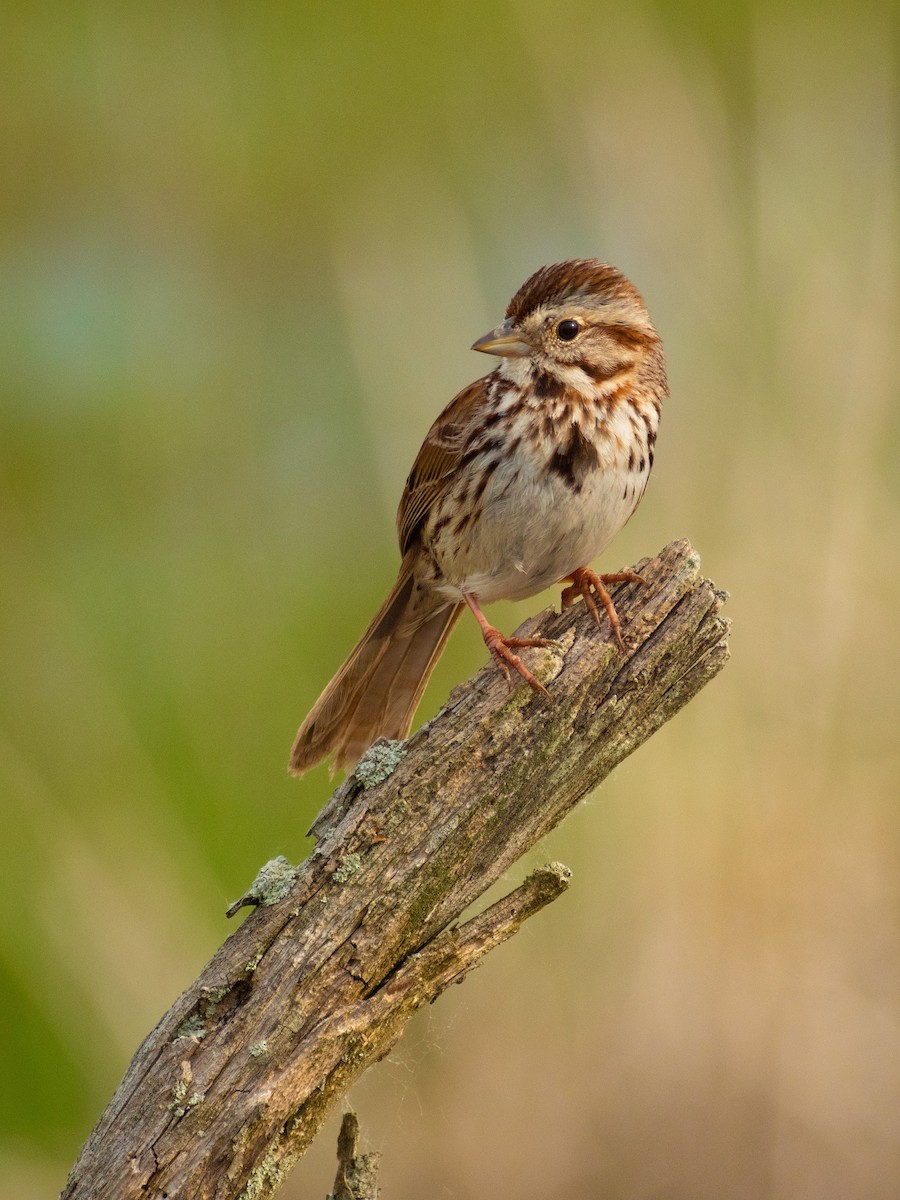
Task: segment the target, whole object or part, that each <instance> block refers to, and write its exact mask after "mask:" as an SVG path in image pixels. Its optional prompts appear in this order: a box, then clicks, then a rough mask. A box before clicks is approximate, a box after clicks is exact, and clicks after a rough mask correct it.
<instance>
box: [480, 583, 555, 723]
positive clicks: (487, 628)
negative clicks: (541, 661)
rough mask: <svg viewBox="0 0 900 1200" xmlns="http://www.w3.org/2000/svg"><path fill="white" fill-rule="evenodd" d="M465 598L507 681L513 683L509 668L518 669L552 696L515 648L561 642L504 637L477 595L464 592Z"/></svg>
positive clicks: (541, 691) (524, 676)
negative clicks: (479, 603)
mask: <svg viewBox="0 0 900 1200" xmlns="http://www.w3.org/2000/svg"><path fill="white" fill-rule="evenodd" d="M463 599H464V600H465V602H466V604H468V606H469V608H471V610H472V612H473V613H474V615H475V620H476V621H477V622H478V624H479V625H480V627H481V636H482V637H483V638H484V644H485V645H486V646H487V648H488V650H490V652H491V658H493V660H494V662H495V663H496V664H497V666H498V667H499V668H500V670H501V671H502V672H503V674H504V676H505V678H506V682H507V683H508V684H510V685H512V680H511V679H510V675H509V668H510V667H512V668H513V670H514V671H518V673H519V674H520V675H521V676H522V678H523V679H524V680H525V682H526V683H527V684H528V686H529V687H530V688H533V689H534V691H536V692H540V693H541V694H542V695H544V696H546V697H547V699H548V700H549V699H550V698H551V697H550V693H549V692H548V691H547V689H546V688H545V687H544V685H543V684H542V683H540V682H539V681H538V680H537V679H535V677H534V676H533V675H532V673H531V672H530V671H529V670H528V668H527V667H526V666H525V664H524V663H523V662H522V660H521V658H519V656H518V654H513V649H516V650H519V649H521V648H522V647H523V646H558V645H559V643H558V642H554V641H553V639H552V638H517V637H504V636H503V634H502V633H501V632H500V630H499V629H495V628H494V626H493V625H491V624H490V623H489V622H488V619H487V617H486V616H485V615H484V613H483V612H482V611H481V609H480V608H479V606H478V597H477V596H474V595H473V594H472V593H471V592H464V593H463Z"/></svg>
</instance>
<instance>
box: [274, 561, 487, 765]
mask: <svg viewBox="0 0 900 1200" xmlns="http://www.w3.org/2000/svg"><path fill="white" fill-rule="evenodd" d="M463 607H464V606H463V605H462V604H454V603H453V601H451V600H447V599H445V598H444V597H441V596H437V595H435V593H434V592H429V591H425V589H423V588H422V587H421V586H420V585H419V584H418V583H417V582H416V580H415V579H414V578H413V575H412V569H411V565H410V563H409V562H408V561H406V560H404V562H403V564H402V565H401V567H400V574H399V575H398V576H397V582H396V583H395V584H394V586H393V588H392V589H391V593H390V595H389V596H388V598H387V599H386V600H385V602H384V604H382V606H381V608H380V609H379V610H378V612H377V613H376V614H375V617H374V618H373V620H372V623H371V625H370V626H369V628H368V629H367V630H366V632H365V633H364V634H363V635H362V637H361V638H360V639H359V641H358V642H357V643H356V645H355V646H354V648H353V650H352V651H351V653H350V657H349V658H348V659H347V661H346V662H345V663H344V665H343V666H342V667H341V669H340V670H339V671H338V673H337V674H336V675H335V677H334V679H332V681H331V683H329V685H328V686H327V687H326V689H325V691H324V692H323V693H322V695H321V696H320V697H319V699H318V700H317V701H316V703H315V704H314V705H313V708H312V712H310V714H309V716H308V717H307V718H306V720H305V721H304V722H303V724H302V725H301V726H300V729H299V731H298V733H297V737H296V739H295V741H294V747H293V750H292V751H291V760H290V764H289V770H290V771H291V773H292V774H294V775H302V774H303V772H304V771H306V770H307V769H308V768H309V767H313V766H315V764H316V763H317V762H319V761H321V759H323V758H325V757H326V756H327V755H329V754H333V755H334V767H335V768H340V767H348V768H349V767H352V766H354V765H355V763H356V760H357V759H358V758H359V756H360V755H361V754H362V753H363V751H364V750H367V749H368V747H369V746H371V744H372V743H373V742H374V741H375V739H376V738H378V737H391V738H403V737H406V735H407V733H408V732H409V727H410V725H411V724H412V719H413V715H414V713H415V711H416V707H417V705H418V703H419V700H420V699H421V696H422V692H423V691H424V690H425V685H426V683H427V682H428V678H429V676H430V675H431V672H432V670H433V669H434V665H435V663H436V662H437V660H438V658H439V657H440V653H441V651H442V650H443V648H444V643H445V642H446V640H447V638H448V637H449V636H450V631H451V630H452V628H453V626H454V625H455V624H456V622H457V619H458V618H459V614H460V613H461V612H462V609H463Z"/></svg>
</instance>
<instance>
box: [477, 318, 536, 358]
mask: <svg viewBox="0 0 900 1200" xmlns="http://www.w3.org/2000/svg"><path fill="white" fill-rule="evenodd" d="M472 349H473V350H480V351H481V353H482V354H496V355H497V356H498V357H499V358H524V357H525V356H526V355H527V354H531V346H529V344H528V343H527V342H526V341H525V339H524V338H523V337H522V335H521V333H519V332H518V331H517V330H516V327H515V324H514V323H513V321H512V320H508V321H504V322H503V324H502V325H498V326H497V328H496V329H492V330H491V332H490V333H486V334H485V335H484V337H480V338H479V339H478V341H477V342H473V344H472Z"/></svg>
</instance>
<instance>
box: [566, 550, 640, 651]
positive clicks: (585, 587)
mask: <svg viewBox="0 0 900 1200" xmlns="http://www.w3.org/2000/svg"><path fill="white" fill-rule="evenodd" d="M569 578H570V579H571V581H572V583H571V585H570V586H569V587H567V588H563V592H562V596H561V597H560V601H561V604H562V607H563V608H569V607H570V606H571V605H572V604H574V603H575V601H576V600H577V599H578V598H579V597H581V598H582V599H583V600H584V602H585V604H586V605H587V607H588V608H589V609H590V612H591V615H592V616H593V618H594V620H595V621H596V622H597V628H598V629H599V628H601V625H602V622H601V620H600V610H599V609H598V608H597V602H596V600H595V599H594V592H596V593H597V597H598V599H599V600H600V603H601V604H602V605H603V607H604V608H605V609H606V615H607V616H608V617H609V626H610V631H611V633H612V635H613V639H614V641H615V643H616V645H617V646H618V647H619V650H620V651H621V653H622V654H624V653H625V652H626V649H625V642H624V641H623V640H622V626H621V622H620V621H619V616H618V613H617V612H616V606H615V605H614V604H613V602H612V597H611V596H610V594H609V592H608V591H607V590H606V588H605V587H604V584H607V583H646V582H647V581H646V579H644V578H643V576H641V575H638V573H637V572H636V571H615V572H614V573H613V574H611V575H597V574H596V573H595V572H594V571H590V570H588V568H587V567H579V568H578V570H577V571H573V572H572V574H571V575H570V576H569Z"/></svg>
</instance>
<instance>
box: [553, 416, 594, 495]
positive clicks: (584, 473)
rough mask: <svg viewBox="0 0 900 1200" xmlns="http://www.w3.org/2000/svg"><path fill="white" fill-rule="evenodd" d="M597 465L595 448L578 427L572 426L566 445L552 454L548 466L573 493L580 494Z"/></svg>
mask: <svg viewBox="0 0 900 1200" xmlns="http://www.w3.org/2000/svg"><path fill="white" fill-rule="evenodd" d="M599 464H600V457H599V455H598V454H597V447H596V446H595V445H594V443H593V442H592V441H591V439H590V438H588V437H586V436H585V435H584V433H583V432H582V430H581V427H580V426H579V425H572V426H571V433H570V435H569V440H568V443H567V444H566V445H560V447H559V449H557V450H555V451H554V452H553V454H552V456H551V458H550V462H549V464H548V465H549V467H550V470H551V471H554V472H555V473H556V474H557V475H559V477H560V479H562V480H564V481H565V482H566V483H567V484H568V485H569V487H570V488H572V489H573V491H576V492H580V491H581V488H582V485H583V483H584V481H585V479H586V478H587V477H588V476H589V475H590V474H591V472H592V471H596V469H597V467H598V466H599Z"/></svg>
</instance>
